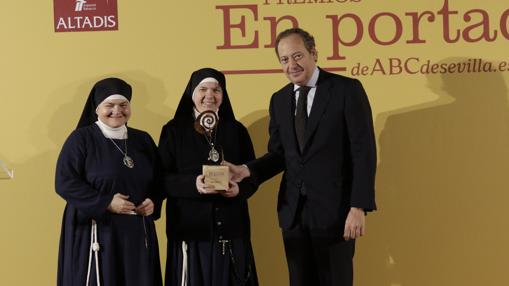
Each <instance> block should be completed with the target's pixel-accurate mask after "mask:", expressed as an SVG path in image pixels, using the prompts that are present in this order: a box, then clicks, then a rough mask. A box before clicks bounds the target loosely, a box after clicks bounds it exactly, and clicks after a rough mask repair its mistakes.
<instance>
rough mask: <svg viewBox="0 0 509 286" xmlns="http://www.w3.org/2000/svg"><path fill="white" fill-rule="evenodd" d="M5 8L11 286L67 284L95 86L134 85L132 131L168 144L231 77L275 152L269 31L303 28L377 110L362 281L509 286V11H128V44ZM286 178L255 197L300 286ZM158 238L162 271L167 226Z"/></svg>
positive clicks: (268, 243) (264, 278) (339, 1)
mask: <svg viewBox="0 0 509 286" xmlns="http://www.w3.org/2000/svg"><path fill="white" fill-rule="evenodd" d="M69 1H71V0H69ZM4 2H5V3H2V9H0V17H1V19H2V25H0V31H1V36H2V45H1V47H0V59H1V61H0V62H1V66H2V68H1V77H0V82H1V87H2V93H1V95H0V160H2V161H4V162H5V163H6V164H7V165H8V167H9V168H12V169H14V170H15V177H14V179H12V180H9V179H0V196H1V197H2V198H3V206H2V208H1V209H2V210H1V216H0V227H1V228H2V230H1V234H0V236H1V237H0V257H1V258H0V284H1V285H54V284H55V280H56V265H57V247H58V239H59V233H60V222H61V217H62V211H63V207H64V201H63V200H62V199H61V198H60V197H58V196H57V195H56V194H55V192H54V186H53V180H54V171H55V161H56V158H57V156H58V153H59V151H60V148H61V146H62V143H63V142H64V140H65V138H66V137H67V136H68V134H69V133H70V132H71V131H72V130H73V128H74V127H75V125H76V123H77V120H78V117H79V114H80V113H81V110H82V107H83V103H84V102H85V98H86V96H87V95H88V92H89V90H90V88H91V86H92V85H93V84H94V83H95V82H96V81H97V80H99V79H101V78H104V77H107V76H118V77H121V78H123V79H125V80H126V81H128V82H129V83H131V84H132V85H133V88H134V95H133V117H132V120H131V122H130V125H131V126H133V127H136V128H140V129H144V130H147V131H148V132H149V133H150V134H151V135H152V136H153V138H154V139H155V140H156V141H157V140H158V138H159V131H160V128H161V126H162V125H163V124H164V123H165V122H167V121H168V120H169V119H170V118H171V117H172V116H173V113H174V111H175V109H176V106H177V103H178V101H179V99H180V96H181V94H182V91H183V90H184V87H185V85H186V83H187V80H188V77H189V75H190V73H191V72H192V71H193V70H195V69H197V68H200V67H204V66H211V67H215V68H218V69H221V70H225V71H230V72H233V73H234V74H229V75H228V76H227V81H228V85H229V86H228V90H229V93H230V96H231V100H232V103H233V105H234V109H235V112H236V116H237V117H238V118H239V119H240V120H241V121H242V122H243V123H244V124H245V125H246V126H247V127H248V129H249V132H250V134H251V136H252V139H253V141H254V144H255V148H256V152H257V154H258V155H261V154H263V152H264V151H265V146H266V143H267V123H268V111H267V108H268V103H269V98H270V96H271V94H272V92H273V91H275V90H277V89H279V88H280V87H281V86H282V85H284V84H285V83H286V82H287V80H286V79H285V77H284V75H282V74H281V73H255V72H256V71H260V70H261V71H265V72H268V70H272V69H277V68H279V66H278V63H277V61H276V58H275V55H274V52H273V49H272V48H271V47H266V46H267V45H269V46H270V43H271V40H272V30H271V29H272V28H275V29H276V30H277V31H281V30H282V29H284V28H288V27H290V25H291V24H292V23H293V22H292V21H295V20H297V21H298V24H299V25H300V26H301V27H303V28H304V29H307V30H309V31H310V32H311V33H313V34H314V35H315V37H316V41H317V45H318V51H319V65H320V66H322V67H325V68H332V69H336V70H339V73H341V74H344V75H347V76H354V77H358V78H359V79H360V80H361V81H362V82H363V84H364V86H365V88H366V90H367V92H368V95H369V98H370V101H371V103H372V108H373V113H374V118H375V126H376V133H377V143H378V154H379V165H378V174H377V186H376V187H377V193H376V194H377V201H378V205H379V208H380V210H379V211H377V212H376V213H374V214H372V215H369V216H368V218H367V236H365V237H363V238H361V239H359V241H358V243H357V251H356V260H355V267H356V275H355V280H356V283H355V284H356V285H359V286H361V285H362V286H380V285H384V286H439V285H462V286H466V285H469V286H470V285H471V286H474V285H475V286H477V285H497V286H498V285H509V276H508V274H507V270H506V268H507V264H508V262H507V257H508V255H509V246H508V244H507V242H508V241H509V223H508V220H507V219H506V216H507V214H506V210H505V207H506V206H507V202H508V201H509V192H508V190H509V183H508V182H507V179H506V177H505V173H506V172H507V171H508V170H509V168H508V167H509V148H508V147H509V109H508V102H507V95H508V91H507V80H508V78H509V73H508V72H507V70H508V68H507V67H508V66H509V64H508V62H509V57H508V56H507V46H508V45H507V43H508V41H509V33H508V28H509V23H508V15H509V12H508V10H507V9H508V8H509V5H507V3H505V2H504V1H498V0H486V1H482V2H478V1H477V2H476V1H461V0H432V1H430V0H419V1H406V2H404V3H403V2H401V1H380V0H250V1H246V0H242V1H239V0H216V1H163V0H153V1H120V0H119V1H118V2H119V3H118V5H119V11H118V12H119V30H118V31H112V32H80V33H55V32H54V29H53V6H52V1H4ZM235 5H237V6H235ZM238 5H241V6H238ZM242 19H243V20H242ZM278 20H281V21H279V22H278V23H279V26H277V27H275V26H274V25H273V24H274V23H276V22H277V21H278ZM271 23H272V24H271ZM256 35H258V36H256ZM256 37H258V38H256ZM240 46H245V47H243V48H240ZM249 46H251V47H249ZM256 46H257V47H256ZM249 70H251V71H249ZM253 70H255V71H253ZM246 71H247V73H246ZM239 73H240V74H239ZM278 181H279V177H277V178H275V179H273V180H271V181H270V182H268V183H266V184H264V185H263V186H262V187H261V188H260V190H259V191H258V193H257V194H256V195H255V196H254V197H253V198H252V199H251V200H250V212H251V219H252V233H253V234H252V239H253V244H254V251H255V256H256V262H257V270H258V275H259V279H260V284H261V285H277V286H279V285H287V284H288V278H287V269H286V263H285V258H284V251H283V248H282V241H281V235H280V232H279V228H278V226H277V214H276V194H277V187H278ZM157 227H158V232H159V239H160V244H161V258H162V261H163V264H164V261H165V259H166V253H165V250H166V247H165V236H164V219H162V220H161V221H159V222H158V224H157Z"/></svg>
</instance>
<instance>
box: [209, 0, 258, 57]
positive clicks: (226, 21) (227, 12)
mask: <svg viewBox="0 0 509 286" xmlns="http://www.w3.org/2000/svg"><path fill="white" fill-rule="evenodd" d="M257 7H258V6H257V5H219V6H216V9H220V10H223V27H224V44H223V45H222V46H217V47H216V48H217V49H256V48H258V31H255V32H254V39H253V41H252V42H251V43H250V44H244V45H242V44H237V45H234V44H232V35H231V30H232V29H234V28H235V29H239V30H240V32H241V33H242V37H243V38H245V37H246V16H245V15H242V16H241V17H240V22H239V23H237V24H232V23H231V10H233V9H248V10H250V11H251V12H252V13H253V15H254V20H255V21H258V8H257Z"/></svg>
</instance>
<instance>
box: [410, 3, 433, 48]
mask: <svg viewBox="0 0 509 286" xmlns="http://www.w3.org/2000/svg"><path fill="white" fill-rule="evenodd" d="M405 15H407V16H410V17H412V35H413V38H412V39H411V40H407V41H406V42H407V43H408V44H423V43H426V40H422V39H421V38H420V37H419V24H420V23H421V19H422V17H423V16H425V15H428V22H430V23H431V22H434V21H435V14H433V12H431V11H424V12H422V13H421V14H418V13H417V12H408V13H405Z"/></svg>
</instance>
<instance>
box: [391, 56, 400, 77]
mask: <svg viewBox="0 0 509 286" xmlns="http://www.w3.org/2000/svg"><path fill="white" fill-rule="evenodd" d="M389 67H390V70H389V74H390V75H395V74H401V73H402V72H403V67H402V66H401V59H398V58H390V59H389Z"/></svg>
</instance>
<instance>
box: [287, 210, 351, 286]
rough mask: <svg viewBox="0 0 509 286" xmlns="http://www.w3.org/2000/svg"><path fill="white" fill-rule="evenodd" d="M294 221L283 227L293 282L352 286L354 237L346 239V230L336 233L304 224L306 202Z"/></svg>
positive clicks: (296, 284) (307, 285)
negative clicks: (289, 227)
mask: <svg viewBox="0 0 509 286" xmlns="http://www.w3.org/2000/svg"><path fill="white" fill-rule="evenodd" d="M299 209H300V212H299V213H300V215H299V217H298V218H297V219H296V222H295V225H294V226H293V227H292V228H291V229H288V230H283V240H284V245H285V252H286V260H287V263H288V272H289V274H290V285H291V286H352V285H353V256H354V252H355V241H354V240H350V241H345V240H344V239H343V230H342V229H340V230H339V229H338V230H337V231H335V232H334V233H331V232H330V231H323V230H313V229H308V228H306V227H305V225H306V223H305V221H306V210H305V205H302V206H300V207H299Z"/></svg>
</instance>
